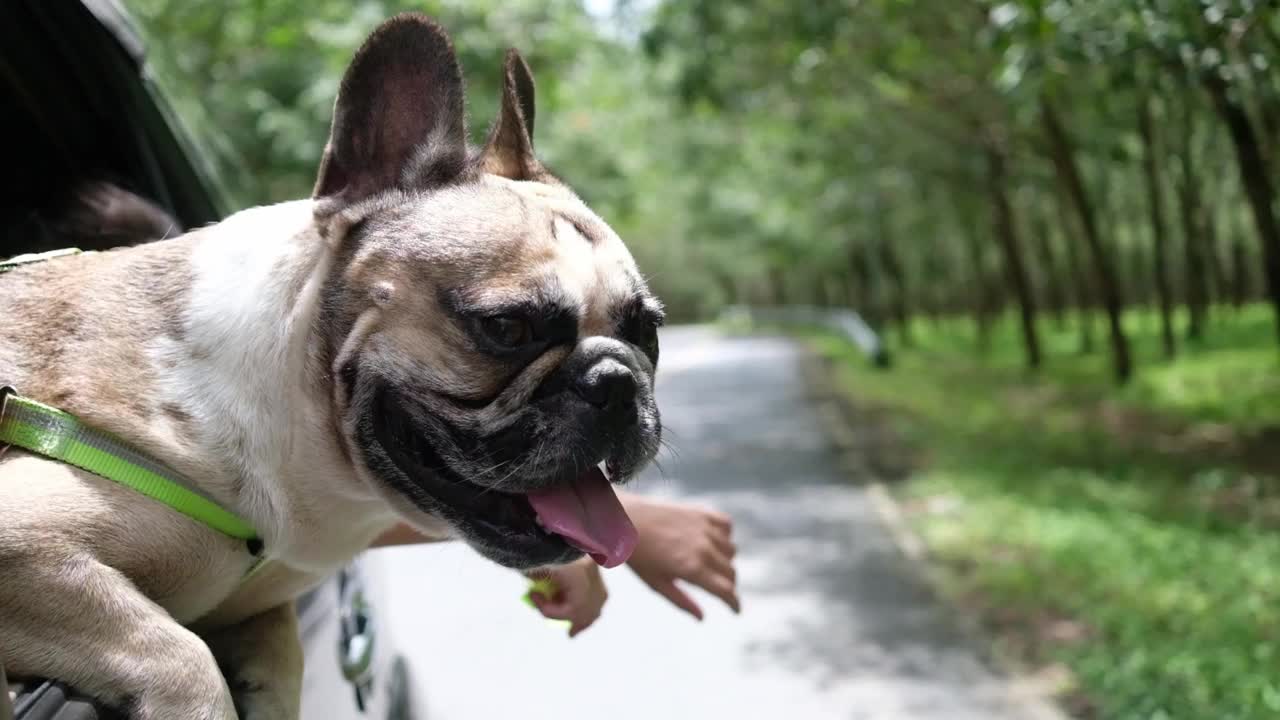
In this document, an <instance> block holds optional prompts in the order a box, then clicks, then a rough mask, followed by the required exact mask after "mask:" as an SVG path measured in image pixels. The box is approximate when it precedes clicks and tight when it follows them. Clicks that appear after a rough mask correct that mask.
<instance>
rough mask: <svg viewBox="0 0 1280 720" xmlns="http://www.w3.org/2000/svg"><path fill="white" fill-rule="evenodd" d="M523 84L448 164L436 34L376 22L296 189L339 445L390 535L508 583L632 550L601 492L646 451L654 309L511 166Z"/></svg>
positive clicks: (442, 65) (606, 247) (447, 72)
mask: <svg viewBox="0 0 1280 720" xmlns="http://www.w3.org/2000/svg"><path fill="white" fill-rule="evenodd" d="M533 120H534V88H533V79H532V77H531V76H530V73H529V70H528V68H527V67H526V65H525V63H524V61H523V60H522V59H521V58H520V56H519V55H518V54H517V53H515V52H514V51H511V52H509V53H508V55H507V58H506V64H505V83H504V91H503V95H502V103H501V109H500V112H499V116H498V118H497V120H496V122H495V123H494V125H493V127H492V129H491V131H490V133H489V137H488V140H487V142H486V144H485V146H484V147H483V148H482V149H479V150H473V149H470V148H468V147H467V144H466V130H465V123H464V119H463V86H462V77H461V74H460V71H459V67H458V62H457V59H456V57H455V55H454V52H453V48H452V47H451V45H450V42H449V39H448V37H447V36H446V35H445V33H444V32H443V31H442V30H441V29H440V28H439V27H438V26H437V25H436V24H435V23H433V22H432V21H430V20H428V19H427V18H424V17H422V16H419V15H402V16H398V17H396V18H394V19H392V20H390V21H388V22H387V23H385V24H383V25H382V26H381V27H380V28H378V29H377V30H376V31H375V32H374V33H373V35H372V36H370V38H369V39H368V40H367V41H366V42H365V44H364V46H363V47H362V48H361V49H360V50H359V51H358V52H357V54H356V56H355V59H354V60H353V61H352V63H351V66H350V68H349V69H348V70H347V73H346V76H345V77H344V79H343V81H342V86H341V88H340V90H339V95H338V100H337V103H336V105H335V109H334V119H333V129H332V133H331V136H330V139H329V144H328V146H327V147H326V149H325V156H324V160H323V162H322V164H321V168H320V174H319V179H318V181H317V184H316V190H315V208H316V216H317V223H318V226H319V228H320V230H321V232H322V234H325V235H326V236H327V237H328V239H329V241H330V242H333V243H335V244H336V246H337V248H338V255H337V260H336V262H335V266H334V269H333V270H332V272H331V275H330V278H329V281H328V283H327V285H326V289H325V291H324V296H325V299H324V303H325V309H324V317H325V322H324V323H323V325H324V329H323V332H325V333H327V334H328V346H329V347H328V353H329V361H330V362H331V363H332V371H333V372H332V375H333V383H334V396H333V402H334V403H335V405H336V411H337V415H338V417H339V419H340V423H339V424H340V428H339V431H340V433H341V434H342V436H343V441H344V443H345V446H346V447H347V448H348V451H349V453H350V454H351V456H352V458H353V460H354V462H355V463H356V465H357V466H358V467H359V468H360V469H361V472H362V474H363V475H364V477H365V479H366V480H367V481H368V482H371V483H372V484H373V485H374V486H375V487H376V488H377V489H378V490H379V492H381V493H382V494H383V495H384V496H385V497H387V498H388V499H389V500H390V501H391V503H392V504H393V505H394V506H395V507H397V508H398V509H399V510H400V511H401V512H402V513H404V514H405V515H406V516H407V517H408V518H410V520H413V519H415V518H417V519H419V520H424V521H425V520H426V518H427V517H434V518H439V519H443V520H445V521H446V522H448V523H449V524H450V525H452V526H453V528H454V529H455V530H456V532H457V533H458V534H459V535H460V536H461V537H463V538H464V539H466V540H467V541H469V542H470V543H471V544H472V545H473V546H475V547H476V548H477V549H479V550H480V551H481V552H482V553H483V554H485V555H486V556H488V557H490V558H491V559H494V560H496V561H498V562H500V563H503V564H505V565H509V566H512V567H521V568H528V567H535V566H539V565H545V564H551V563H558V562H564V561H567V560H569V559H572V558H574V557H577V556H578V555H580V553H581V552H583V551H585V552H588V553H590V554H591V555H592V556H593V557H595V558H596V559H597V561H599V562H601V563H603V564H607V565H610V566H612V565H615V564H618V563H621V562H623V561H624V560H625V559H626V557H627V555H629V553H630V551H631V549H632V547H634V544H635V539H636V537H635V530H634V528H633V527H632V525H631V523H630V521H629V520H628V519H627V517H626V514H625V513H624V512H623V511H622V508H621V506H620V505H619V503H618V500H617V498H616V496H615V495H614V492H613V489H612V488H611V487H610V484H609V483H610V481H612V482H614V483H619V482H624V481H626V480H627V479H629V478H631V477H633V476H634V475H635V474H636V473H637V472H638V471H639V470H640V469H641V468H642V467H643V466H644V465H645V464H647V463H648V461H649V460H651V459H652V457H653V456H654V454H655V453H656V451H657V448H658V444H659V439H660V434H661V426H660V422H659V417H658V409H657V406H656V405H655V403H654V396H653V374H654V367H655V365H656V364H657V361H658V338H657V327H658V325H660V324H661V321H662V311H661V307H660V306H659V304H658V302H657V301H656V300H655V299H654V298H653V296H652V295H651V294H650V293H649V291H648V289H647V287H646V286H645V283H644V281H643V279H642V278H641V276H640V274H639V272H638V271H637V270H636V267H635V263H634V261H633V260H632V258H631V255H630V254H629V253H628V252H627V249H626V247H625V246H624V245H623V244H622V241H621V240H620V239H619V238H618V236H617V235H616V234H615V233H614V232H613V230H611V229H610V227H609V226H608V225H607V224H606V223H605V222H604V221H603V220H601V219H600V218H599V217H598V216H597V215H596V214H595V213H593V212H592V211H591V210H590V209H589V208H587V206H586V205H584V204H583V203H582V201H581V200H579V199H578V198H577V196H576V195H574V193H573V192H572V191H571V190H570V189H569V188H568V187H567V186H566V185H565V184H564V183H562V182H561V181H559V180H558V179H556V178H555V177H553V176H552V175H551V174H550V173H549V172H547V171H546V170H545V169H544V168H543V166H542V165H541V164H540V163H539V162H538V161H537V159H536V158H535V157H534V154H533V141H532V136H533Z"/></svg>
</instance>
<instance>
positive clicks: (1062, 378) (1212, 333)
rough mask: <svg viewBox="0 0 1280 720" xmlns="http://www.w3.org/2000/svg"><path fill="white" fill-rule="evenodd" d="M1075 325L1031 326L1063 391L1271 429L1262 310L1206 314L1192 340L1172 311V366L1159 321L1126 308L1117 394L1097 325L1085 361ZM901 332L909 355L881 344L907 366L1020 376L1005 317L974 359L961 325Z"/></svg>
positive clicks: (1276, 362)
mask: <svg viewBox="0 0 1280 720" xmlns="http://www.w3.org/2000/svg"><path fill="white" fill-rule="evenodd" d="M1079 322H1080V321H1079V318H1076V317H1074V316H1070V317H1069V318H1068V320H1067V322H1066V324H1065V326H1063V327H1059V326H1058V325H1057V323H1055V322H1053V321H1051V320H1049V319H1047V318H1042V319H1041V321H1040V323H1039V328H1040V334H1041V344H1042V346H1043V350H1044V353H1045V356H1046V357H1045V362H1044V368H1043V371H1042V373H1043V375H1044V376H1045V377H1047V378H1049V379H1051V380H1053V381H1055V382H1056V383H1058V384H1059V385H1061V386H1062V388H1063V389H1065V390H1068V391H1070V392H1075V393H1084V394H1087V395H1089V396H1092V397H1095V398H1096V397H1099V396H1100V395H1102V394H1106V396H1107V397H1108V398H1110V399H1112V400H1114V401H1117V402H1120V403H1124V404H1126V405H1130V406H1133V407H1139V408H1144V409H1148V410H1152V411H1155V412H1159V413H1162V414H1165V415H1168V416H1170V417H1173V418H1182V419H1185V420H1188V421H1201V422H1221V423H1226V424H1229V425H1232V426H1233V427H1235V428H1237V429H1238V430H1241V431H1251V430H1258V429H1261V428H1266V427H1280V345H1277V342H1276V331H1275V321H1274V319H1273V316H1272V311H1271V309H1270V307H1268V306H1265V305H1263V304H1253V305H1248V306H1245V307H1243V308H1241V309H1239V310H1235V309H1232V308H1228V307H1219V308H1214V309H1213V311H1212V313H1211V316H1210V321H1209V328H1208V330H1207V332H1206V334H1205V337H1204V338H1202V339H1201V340H1200V341H1198V342H1190V341H1187V340H1186V339H1185V337H1184V336H1185V330H1184V328H1185V325H1186V318H1185V317H1184V314H1183V313H1182V312H1179V313H1178V314H1177V315H1176V317H1175V323H1176V324H1175V327H1176V330H1177V332H1178V357H1177V358H1176V359H1175V360H1174V361H1173V362H1169V361H1167V360H1165V359H1164V357H1163V352H1162V348H1161V342H1160V325H1159V318H1158V316H1157V315H1156V314H1155V313H1154V312H1152V311H1150V310H1130V311H1129V312H1128V313H1126V315H1125V319H1124V322H1125V331H1126V334H1127V335H1128V336H1129V339H1130V342H1131V345H1132V352H1133V358H1134V364H1135V366H1136V369H1137V372H1136V374H1135V376H1134V378H1133V380H1132V381H1131V382H1130V383H1129V384H1128V385H1127V386H1125V387H1124V388H1122V389H1119V390H1117V389H1116V388H1115V385H1114V383H1113V382H1112V380H1111V364H1110V363H1111V358H1110V355H1109V354H1108V353H1107V351H1106V342H1107V329H1106V326H1105V320H1104V318H1103V317H1102V316H1101V315H1097V316H1096V317H1094V318H1093V325H1094V335H1095V341H1096V344H1097V349H1096V350H1095V352H1093V353H1090V354H1083V353H1081V352H1080V351H1079V349H1080V332H1079ZM910 334H911V338H912V341H913V342H912V347H910V348H904V347H903V345H902V342H901V335H900V333H897V332H891V333H889V335H888V338H887V339H888V343H889V345H890V347H891V348H892V349H894V350H896V351H898V352H899V353H905V360H906V361H907V362H908V363H909V364H910V363H912V362H916V363H928V362H935V363H936V362H959V363H962V364H965V365H975V366H981V367H982V369H983V370H984V371H987V372H990V373H991V374H992V378H993V379H997V378H998V377H1001V376H1003V377H1009V378H1011V379H1015V380H1016V379H1017V376H1020V375H1022V374H1023V373H1024V367H1025V362H1024V358H1023V345H1022V338H1021V335H1020V332H1019V329H1018V325H1017V323H1016V322H1015V319H1014V318H1013V317H1012V315H1007V316H1004V317H1002V318H1000V319H999V320H998V321H997V322H996V323H995V324H994V325H993V330H992V335H991V345H990V348H989V350H988V352H987V355H986V356H985V357H982V358H979V357H978V355H977V352H976V349H975V348H976V339H975V337H974V332H973V330H972V322H971V321H970V320H968V319H967V318H948V319H944V320H942V321H940V322H935V321H931V320H927V319H917V320H915V321H914V323H913V324H912V328H911V333H910Z"/></svg>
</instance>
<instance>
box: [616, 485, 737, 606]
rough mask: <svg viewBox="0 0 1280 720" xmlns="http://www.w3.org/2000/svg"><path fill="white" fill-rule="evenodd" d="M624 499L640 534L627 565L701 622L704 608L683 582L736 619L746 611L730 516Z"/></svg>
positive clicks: (667, 503)
mask: <svg viewBox="0 0 1280 720" xmlns="http://www.w3.org/2000/svg"><path fill="white" fill-rule="evenodd" d="M618 495H619V497H620V498H621V500H622V504H623V505H624V506H625V507H626V509H627V514H628V515H630V516H631V521H632V522H633V523H635V526H636V530H638V531H639V534H640V541H639V543H638V544H637V545H636V549H635V552H633V553H632V554H631V559H630V560H628V561H627V564H628V565H630V566H631V569H632V570H634V571H635V573H636V575H639V576H640V579H641V580H643V581H644V582H645V584H647V585H648V586H649V587H651V588H653V589H654V591H656V592H657V593H658V594H660V595H662V596H663V597H665V598H666V599H667V600H670V601H671V603H672V604H674V605H675V606H676V607H678V608H680V609H681V610H684V611H685V612H687V613H689V614H690V615H692V616H694V617H695V618H697V619H699V620H701V619H702V608H701V607H699V606H698V604H697V603H696V602H694V601H693V598H690V597H689V595H688V594H687V593H685V591H684V590H683V589H681V588H680V586H678V585H677V584H676V581H677V580H683V581H686V582H691V583H693V584H694V585H697V586H698V587H700V588H702V589H703V590H706V591H707V592H710V593H711V594H712V595H715V596H716V597H718V598H720V599H721V600H723V601H724V603H725V604H726V605H728V606H729V607H730V608H731V609H732V610H733V611H734V612H735V613H736V612H739V611H740V610H741V603H740V601H739V600H738V587H737V582H738V574H737V571H735V570H734V567H733V556H734V555H735V554H736V553H737V548H736V547H735V546H734V544H733V541H732V540H731V539H730V536H731V535H732V533H733V521H732V520H731V519H730V518H729V516H728V515H725V514H724V513H720V512H716V511H714V510H708V509H705V508H701V507H697V506H695V505H689V504H686V503H677V502H671V501H667V500H656V499H653V498H646V497H642V496H639V495H632V494H630V493H625V494H624V493H618Z"/></svg>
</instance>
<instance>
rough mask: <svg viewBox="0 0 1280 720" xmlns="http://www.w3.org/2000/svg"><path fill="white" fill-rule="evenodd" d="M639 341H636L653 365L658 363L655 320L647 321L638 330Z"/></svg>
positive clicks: (656, 325)
mask: <svg viewBox="0 0 1280 720" xmlns="http://www.w3.org/2000/svg"><path fill="white" fill-rule="evenodd" d="M639 340H640V342H639V343H638V345H639V347H640V349H641V350H643V351H644V354H645V355H648V356H649V360H650V361H651V362H653V364H654V365H657V364H658V324H657V323H655V322H647V323H645V324H644V325H643V326H642V329H641V330H640V337H639Z"/></svg>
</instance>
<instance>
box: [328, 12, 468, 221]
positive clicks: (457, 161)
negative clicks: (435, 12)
mask: <svg viewBox="0 0 1280 720" xmlns="http://www.w3.org/2000/svg"><path fill="white" fill-rule="evenodd" d="M463 112H464V110H463V88H462V72H461V70H460V69H459V67H458V58H457V56H456V55H454V52H453V45H452V44H451V43H450V42H449V36H448V35H446V34H445V32H444V30H443V29H441V28H440V26H439V25H437V24H436V23H435V22H433V21H432V20H431V19H429V18H427V17H425V16H423V15H419V14H414V13H406V14H403V15H398V16H396V17H394V18H392V19H390V20H388V21H386V22H384V23H383V24H382V25H380V26H379V27H378V28H377V29H376V30H374V31H373V34H372V35H370V36H369V39H368V40H365V42H364V45H362V46H361V47H360V49H359V50H358V51H356V55H355V58H354V59H353V60H352V61H351V65H350V67H348V68H347V72H346V75H344V76H343V78H342V85H341V86H340V87H339V89H338V99H337V101H336V102H335V103H334V108H333V127H332V130H331V131H330V133H329V142H328V144H327V145H326V146H325V150H324V158H323V159H322V160H321V161H320V173H319V177H318V178H317V179H316V187H315V192H314V193H313V197H315V198H316V199H317V200H320V201H321V203H322V206H327V208H326V209H327V210H329V211H336V210H338V209H341V208H342V207H345V206H348V205H351V204H352V203H356V202H359V201H361V200H364V199H367V198H369V197H371V196H373V195H376V194H378V193H381V192H384V191H387V190H391V189H400V190H416V189H425V188H428V187H432V186H435V185H441V184H444V183H448V182H451V181H453V180H456V179H457V178H458V177H459V176H460V175H461V174H462V173H463V172H464V171H465V169H466V167H467V146H466V135H467V132H466V121H465V119H464V116H463Z"/></svg>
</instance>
